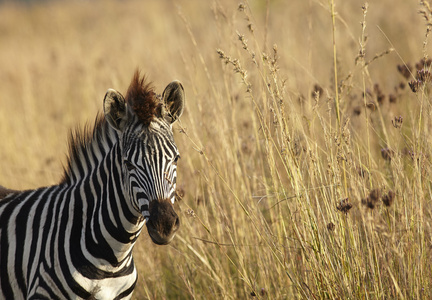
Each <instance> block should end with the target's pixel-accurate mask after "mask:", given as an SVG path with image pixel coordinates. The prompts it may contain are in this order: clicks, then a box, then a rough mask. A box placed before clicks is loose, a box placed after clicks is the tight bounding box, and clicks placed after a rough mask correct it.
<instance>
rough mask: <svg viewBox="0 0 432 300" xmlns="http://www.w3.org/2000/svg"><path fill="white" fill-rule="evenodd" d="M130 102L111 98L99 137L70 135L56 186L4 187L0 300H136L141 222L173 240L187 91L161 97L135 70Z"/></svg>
mask: <svg viewBox="0 0 432 300" xmlns="http://www.w3.org/2000/svg"><path fill="white" fill-rule="evenodd" d="M125 98H126V99H125ZM125 98H123V96H122V95H121V94H120V93H119V92H117V91H115V90H112V89H110V90H108V92H107V93H106V95H105V99H104V116H101V115H99V116H98V117H97V118H96V121H95V126H94V129H93V130H92V131H90V130H84V131H77V132H75V133H74V134H72V135H71V140H70V153H69V162H68V165H67V167H66V168H65V174H64V177H63V179H62V180H61V182H60V183H59V184H58V185H55V186H51V187H46V188H40V189H37V190H29V191H22V192H17V191H12V190H8V189H6V188H3V187H0V198H3V199H2V200H0V299H123V298H130V297H131V295H132V291H133V289H134V287H135V283H136V281H137V272H136V269H135V265H134V262H133V258H132V248H133V246H134V244H135V242H136V240H137V238H138V236H139V234H140V233H141V230H142V228H143V226H144V224H146V226H147V231H148V233H149V235H150V237H151V239H152V241H153V242H154V243H156V244H158V245H165V244H168V243H169V242H170V241H171V240H172V239H173V237H174V235H175V233H176V231H177V230H178V228H179V225H180V223H179V218H178V216H177V214H176V213H175V211H174V208H173V203H174V199H175V188H176V176H177V175H176V165H177V160H178V159H179V157H180V156H179V152H178V150H177V147H176V145H175V143H174V139H173V132H172V124H173V123H174V122H175V121H176V120H177V119H178V118H179V117H180V116H181V114H182V112H183V108H184V90H183V87H182V85H181V84H180V83H179V82H178V81H173V82H171V83H170V84H169V85H168V86H167V87H166V88H165V91H164V92H163V94H162V96H157V95H156V94H155V93H154V91H153V89H152V87H151V86H150V85H149V84H147V83H145V81H144V77H142V78H141V77H140V75H139V72H138V71H137V72H136V73H135V75H134V77H133V79H132V82H131V85H130V87H129V89H128V91H127V94H126V97H125Z"/></svg>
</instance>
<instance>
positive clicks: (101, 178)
mask: <svg viewBox="0 0 432 300" xmlns="http://www.w3.org/2000/svg"><path fill="white" fill-rule="evenodd" d="M95 130H99V132H97V133H93V138H92V139H91V140H90V141H88V142H87V143H86V144H83V145H82V147H81V148H80V149H77V151H79V152H78V153H76V154H75V156H74V160H73V161H71V162H70V168H69V178H70V179H73V180H71V181H70V182H69V184H70V187H71V189H72V190H74V192H73V194H74V196H75V201H76V207H75V208H76V210H78V211H80V210H81V212H82V224H83V226H82V229H81V230H82V234H84V237H85V238H84V239H85V244H86V246H85V247H86V248H87V250H88V252H89V254H90V257H89V258H88V259H89V260H91V261H92V263H93V264H94V265H99V266H101V265H106V262H108V263H109V264H108V266H109V269H110V270H111V268H112V267H121V266H122V265H123V264H124V263H126V261H127V260H128V259H129V258H130V257H131V251H132V248H133V246H134V244H135V241H136V239H137V238H138V236H139V234H140V232H141V229H142V227H143V225H144V222H143V218H142V215H141V214H140V213H139V212H138V211H137V210H136V209H135V208H134V207H133V206H132V202H131V201H130V199H129V196H128V195H129V194H128V193H127V192H126V191H125V188H124V182H125V181H124V174H123V172H122V168H121V165H122V164H121V149H120V141H119V138H118V135H117V133H116V132H115V131H114V130H113V129H111V128H110V127H109V126H100V127H99V128H96V129H95Z"/></svg>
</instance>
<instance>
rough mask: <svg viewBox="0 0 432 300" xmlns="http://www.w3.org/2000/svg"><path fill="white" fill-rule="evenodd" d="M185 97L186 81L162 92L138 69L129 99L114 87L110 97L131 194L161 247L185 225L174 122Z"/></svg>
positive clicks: (109, 112) (108, 114)
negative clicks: (179, 209)
mask: <svg viewBox="0 0 432 300" xmlns="http://www.w3.org/2000/svg"><path fill="white" fill-rule="evenodd" d="M184 98H185V96H184V90H183V86H182V85H181V83H180V82H178V81H173V82H171V83H170V84H168V86H167V87H166V88H165V90H164V92H163V94H162V96H158V95H156V94H155V93H154V91H153V88H152V87H151V86H150V85H149V84H146V83H145V78H144V77H143V78H140V76H139V72H136V73H135V76H134V78H133V79H132V83H131V85H130V87H129V89H128V92H127V94H126V97H125V98H124V97H123V96H122V95H121V94H120V93H119V92H117V91H115V90H112V89H109V90H108V92H107V93H106V95H105V99H104V113H105V118H106V120H107V121H108V123H109V124H110V125H111V126H112V127H113V128H114V129H115V130H116V131H117V132H118V135H119V142H120V144H121V146H120V148H121V158H120V161H119V163H120V164H121V165H122V174H123V178H124V185H125V186H124V190H125V194H126V197H125V198H126V200H128V198H129V202H130V203H129V204H130V207H131V208H132V209H133V210H135V211H136V213H137V214H139V215H140V219H141V220H144V223H145V224H146V225H147V231H148V233H149V235H150V237H151V239H152V241H153V242H154V243H155V244H158V245H166V244H168V243H169V242H171V240H172V239H173V237H174V235H175V233H176V231H177V230H178V228H179V226H180V221H179V217H178V216H177V214H176V212H175V210H174V207H173V204H174V200H175V190H176V177H177V173H176V172H177V171H176V170H177V160H178V159H179V158H180V155H179V152H178V150H177V147H176V145H175V143H174V138H173V132H172V125H173V123H174V122H176V121H177V119H178V118H179V117H180V116H181V114H182V113H183V108H184ZM141 216H142V217H144V219H143V218H142V217H141Z"/></svg>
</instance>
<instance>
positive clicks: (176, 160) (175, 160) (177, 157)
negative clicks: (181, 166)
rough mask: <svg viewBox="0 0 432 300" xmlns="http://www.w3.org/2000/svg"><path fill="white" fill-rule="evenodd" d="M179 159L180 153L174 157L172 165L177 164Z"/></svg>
mask: <svg viewBox="0 0 432 300" xmlns="http://www.w3.org/2000/svg"><path fill="white" fill-rule="evenodd" d="M179 159H180V155H177V156H176V157H175V158H174V165H176V166H177V162H178V160H179Z"/></svg>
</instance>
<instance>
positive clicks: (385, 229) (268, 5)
mask: <svg viewBox="0 0 432 300" xmlns="http://www.w3.org/2000/svg"><path fill="white" fill-rule="evenodd" d="M333 2H335V4H336V5H335V6H334V10H333V11H332V8H331V6H330V5H329V2H328V1H321V0H315V1H312V0H310V1H254V2H250V3H248V2H247V1H244V2H243V4H242V5H241V6H239V5H238V3H236V2H233V1H228V0H215V1H199V0H194V1H143V2H139V1H127V2H125V1H121V2H112V1H96V2H92V3H87V2H70V3H69V2H60V1H59V2H41V3H39V4H35V5H27V6H26V5H19V4H14V3H6V4H2V5H1V6H0V66H1V67H0V82H1V85H0V86H1V87H2V89H1V95H0V120H1V122H0V136H1V138H2V146H1V147H0V160H1V165H0V166H1V174H0V183H1V184H2V185H5V186H7V187H10V188H19V189H24V188H33V187H37V186H42V185H50V184H55V183H56V182H57V181H58V180H59V179H60V176H61V173H62V162H64V161H65V154H64V153H66V151H67V144H66V141H67V134H68V131H69V129H70V128H72V127H74V126H77V125H79V124H81V125H82V124H83V123H84V122H86V121H92V120H93V118H94V116H95V115H96V112H97V111H98V110H100V109H101V104H102V99H103V95H104V93H105V91H106V90H107V89H108V88H116V89H118V90H120V91H123V92H124V91H125V89H126V87H127V84H128V83H129V80H130V78H131V76H132V73H133V71H134V69H135V68H136V67H137V66H139V67H140V68H141V69H142V70H143V71H144V72H146V73H147V74H148V76H149V77H150V78H152V80H153V81H154V83H155V85H156V87H157V88H158V89H159V90H160V89H162V88H163V87H164V86H165V85H166V84H167V83H168V82H170V81H171V80H173V79H179V80H181V81H182V82H183V85H184V87H185V89H186V95H187V109H186V111H185V114H184V116H183V117H182V120H181V124H180V125H178V126H177V127H176V129H175V130H176V134H175V135H176V140H177V144H178V147H179V149H180V151H181V156H182V159H181V161H180V162H179V169H178V173H179V175H178V176H179V178H178V180H177V182H178V188H179V193H180V194H181V195H182V199H181V200H180V201H179V202H178V207H177V209H178V211H179V212H180V215H181V219H182V228H181V230H180V232H179V234H178V236H177V237H176V238H175V241H173V243H172V244H170V245H169V246H165V247H157V246H154V245H152V244H151V242H150V239H149V238H148V237H147V235H146V234H145V235H143V236H142V237H141V238H140V241H139V242H138V243H137V246H136V249H135V259H136V262H137V264H138V270H139V275H140V279H139V283H138V286H137V289H136V291H135V294H134V297H135V298H136V299H142V298H150V299H190V298H197V299H247V298H263V299H295V298H307V299H395V298H399V299H430V298H432V292H431V291H432V268H431V259H430V258H431V254H432V253H431V246H432V245H431V232H432V228H431V221H432V215H431V213H432V209H431V207H432V206H431V199H432V185H431V175H432V171H431V155H432V153H431V148H430V145H432V143H431V142H432V141H431V139H432V134H431V133H432V132H431V131H432V127H431V126H432V119H431V114H432V107H431V96H430V83H429V82H428V80H430V79H429V77H428V76H429V75H428V72H429V71H430V70H429V69H430V66H428V65H427V64H426V65H425V66H419V67H420V69H422V68H423V69H424V70H425V71H423V73H421V74H420V75H418V74H417V71H416V68H415V63H416V62H419V61H420V60H421V59H422V58H427V55H428V54H429V53H430V51H429V45H428V44H427V42H429V40H430V39H429V36H428V34H429V31H428V30H429V29H430V27H427V22H429V21H430V20H427V21H425V19H428V18H429V19H430V18H431V13H430V11H429V7H428V5H427V3H426V2H424V3H423V4H422V5H420V4H419V3H418V2H417V1H406V0H396V1H390V0H386V1H379V3H373V4H370V5H369V6H368V7H366V6H364V7H363V9H362V7H361V6H359V4H357V3H355V1H333V0H332V1H330V3H333ZM375 2H376V1H375ZM419 10H423V12H424V13H421V14H419V13H418V11H419ZM332 12H334V13H335V14H332ZM332 16H333V18H332ZM333 21H334V25H333ZM361 22H362V23H361ZM360 23H361V24H360ZM429 26H430V25H429ZM334 45H335V47H334ZM405 64H406V65H410V66H411V73H409V72H404V70H405V67H404V65H405ZM334 65H336V69H335V68H334ZM398 65H399V66H400V67H399V69H400V72H398V67H397V66H398ZM402 73H404V74H405V75H406V76H407V77H404V76H403V74H402ZM416 76H417V77H418V76H420V77H421V78H422V79H423V81H422V82H418V81H416ZM335 77H336V80H335ZM335 82H336V83H337V84H338V87H337V88H335ZM409 82H411V84H410V86H415V87H417V89H418V91H417V92H416V93H413V92H412V91H411V90H410V87H409ZM395 87H397V88H395ZM336 100H338V101H337V102H338V106H337V107H336V105H335V103H336ZM338 115H339V116H340V117H339V118H338V117H337V116H338ZM400 116H402V118H400Z"/></svg>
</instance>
